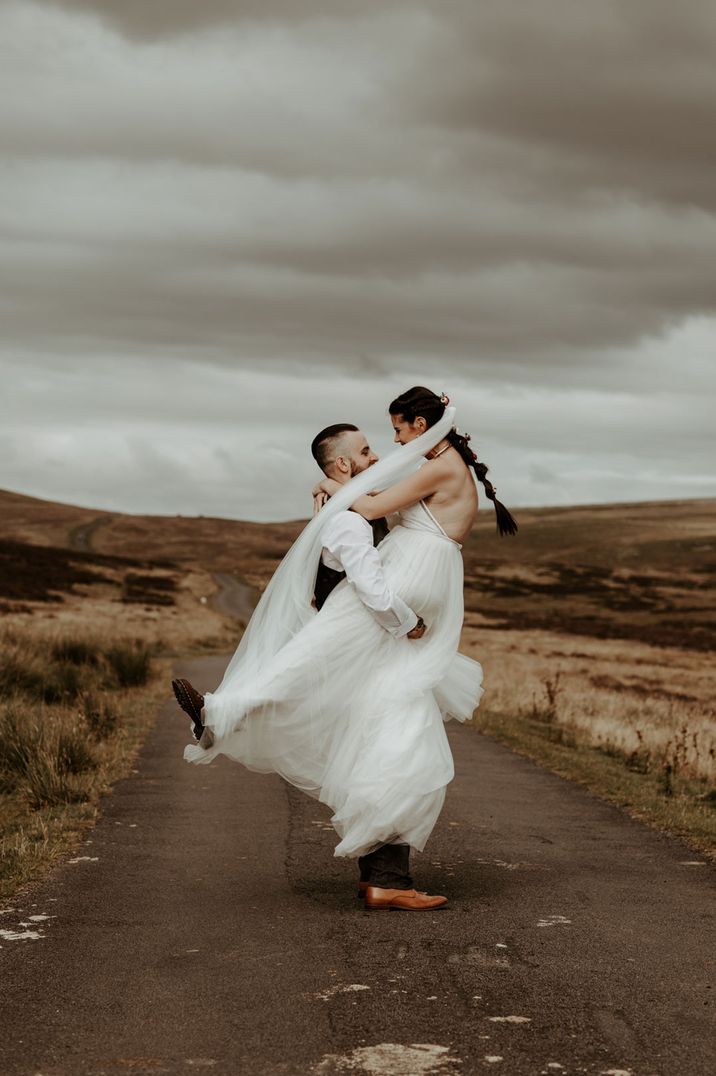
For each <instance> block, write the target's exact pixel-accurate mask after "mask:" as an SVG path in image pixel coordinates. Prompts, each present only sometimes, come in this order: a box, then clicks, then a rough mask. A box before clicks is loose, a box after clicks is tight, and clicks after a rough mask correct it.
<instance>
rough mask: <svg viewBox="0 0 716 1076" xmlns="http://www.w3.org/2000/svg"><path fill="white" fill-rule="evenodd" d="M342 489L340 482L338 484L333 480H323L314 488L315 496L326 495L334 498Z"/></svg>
mask: <svg viewBox="0 0 716 1076" xmlns="http://www.w3.org/2000/svg"><path fill="white" fill-rule="evenodd" d="M340 488H341V485H340V482H336V481H334V479H332V478H323V479H322V480H321V481H320V482H319V483H318V484H317V485H315V486H314V487H313V496H314V497H317V496H318V495H319V493H325V494H326V496H328V497H332V496H333V494H334V493H337V492H338V490H339V489H340Z"/></svg>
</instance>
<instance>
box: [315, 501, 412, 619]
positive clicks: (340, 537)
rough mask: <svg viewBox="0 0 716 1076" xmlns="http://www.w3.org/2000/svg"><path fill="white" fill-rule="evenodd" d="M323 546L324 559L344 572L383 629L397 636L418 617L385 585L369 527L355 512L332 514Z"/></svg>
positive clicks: (378, 554)
mask: <svg viewBox="0 0 716 1076" xmlns="http://www.w3.org/2000/svg"><path fill="white" fill-rule="evenodd" d="M323 550H324V552H323V559H324V563H326V564H327V566H328V567H329V568H336V569H337V570H339V571H344V572H345V573H346V578H347V579H348V581H349V582H350V583H352V585H353V586H354V587H355V590H356V593H357V594H358V597H359V598H360V599H361V601H362V602H363V604H364V605H365V606H367V608H368V609H370V611H371V612H372V613H373V615H374V617H375V618H376V620H377V621H378V623H379V624H381V626H382V627H384V628H385V629H386V631H389V632H390V633H391V635H394V636H395V637H396V638H398V639H399V638H401V637H402V636H404V635H407V634H408V632H409V631H412V629H413V628H414V627H415V626H416V624H417V623H418V618H417V616H416V614H415V613H414V612H413V610H412V609H411V608H410V607H409V606H408V605H406V603H405V602H404V601H403V599H402V598H401V597H400V596H399V595H398V594H396V593H394V592H393V591H392V590H391V589H390V587H389V586H388V584H387V582H386V578H385V572H384V570H383V564H382V562H381V559H380V553H379V552H378V550H377V549H376V548H375V546H374V545H373V531H372V529H371V526H370V523H368V521H367V520H365V519H364V518H363V516H360V515H358V513H357V512H341V513H340V515H337V516H335V517H334V518H333V519H332V520H331V521H330V522H329V523H328V525H327V527H326V530H325V533H324V535H323Z"/></svg>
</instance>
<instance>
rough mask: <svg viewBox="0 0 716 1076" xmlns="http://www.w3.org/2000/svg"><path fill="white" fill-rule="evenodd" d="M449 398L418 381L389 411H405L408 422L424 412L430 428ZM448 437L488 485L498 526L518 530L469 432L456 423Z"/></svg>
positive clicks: (501, 530) (502, 530) (502, 529)
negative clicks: (491, 480)
mask: <svg viewBox="0 0 716 1076" xmlns="http://www.w3.org/2000/svg"><path fill="white" fill-rule="evenodd" d="M449 402H450V401H449V400H448V397H447V396H446V395H445V393H443V394H442V396H436V394H435V393H434V392H431V391H430V389H426V388H424V387H423V386H422V385H416V386H415V388H412V389H408V391H407V392H404V393H403V395H402V396H398V397H397V398H396V399H395V400H393V402H392V404H391V405H390V407H389V408H388V411H389V412H390V414H391V415H401V416H402V418H403V419H404V421H405V422H415V420H416V418H417V417H418V415H420V417H421V418H424V419H425V421H426V423H427V425H428V429H430V428H431V427H432V426H434V425H435V424H436V423H437V422H439V420H440V419H441V418H442V417H443V415H444V413H445V407H446V406H447V403H449ZM445 439H446V440H447V441H449V442H450V444H451V445H452V446H453V448H455V449H457V451H458V452H459V453H460V455H461V456H462V458H463V460H464V461H465V463H466V464H467V466H468V467H472V469H473V471H474V472H475V475H476V477H477V480H478V482H482V485H483V486H484V487H485V494H486V496H487V497H488V498H489V500H491V501H492V503H493V504H494V506H495V515H496V517H497V530H498V531H499V533H500V534H516V533H517V524H516V522H515V520H514V519H513V518H512V516H511V515H510V512H509V510H508V509H507V508H505V506H504V504H502V503H501V502H500V501H498V499H497V497H496V496H495V493H496V490H495V487H494V486H493V485H492V482H490V480H489V478H488V477H487V467H486V466H485V464H484V463H481V462H480V460H478V458H477V456H476V455H475V453H474V452H473V451H472V449H471V448H470V445H469V441H470V435H469V433H464V434H463V433H460V432H459V431H458V429H457V428H456V427H455V426H453V427H452V429H451V430H449V432H448V433H447V434H446V435H445Z"/></svg>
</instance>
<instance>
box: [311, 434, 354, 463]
mask: <svg viewBox="0 0 716 1076" xmlns="http://www.w3.org/2000/svg"><path fill="white" fill-rule="evenodd" d="M344 433H358V427H357V426H352V425H351V424H350V422H337V423H336V424H335V425H334V426H326V428H325V430H321V432H320V433H317V434H316V436H315V437H314V438H313V441H312V442H311V455H312V456H313V458H314V460H315V461H316V463H317V464H318V466H319V467H320V468H321V470H322V471H325V469H326V467H327V466H328V464H329V463H333V461H334V459H335V458H336V451H335V450H336V445H337V442H338V441H339V440H340V439H341V437H342V435H343V434H344ZM338 454H339V455H340V453H338Z"/></svg>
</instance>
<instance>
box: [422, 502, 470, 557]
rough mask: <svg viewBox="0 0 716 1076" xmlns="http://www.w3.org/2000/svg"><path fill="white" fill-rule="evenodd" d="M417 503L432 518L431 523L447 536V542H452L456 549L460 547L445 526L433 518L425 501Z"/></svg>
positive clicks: (444, 536)
mask: <svg viewBox="0 0 716 1076" xmlns="http://www.w3.org/2000/svg"><path fill="white" fill-rule="evenodd" d="M419 503H420V504H422V506H423V508H424V509H425V511H426V512H427V513H428V515H429V516H430V518H431V519H432V521H433V523H434V524H435V526H436V527H437V528H438V530H439V531H440V533H441V534H442V536H443V538H447V540H448V542H452V544H453V545H456V546H457V548H458V549H462V546H461V545H460V543H459V542H456V541H455V539H454V538H451V537H450V535H449V534H448V533H447V532H446V531H445V528H444V527H443V526H441V524H440V523H438V521H437V519H436V518H435V516H434V515H433V513H432V512H431V511H430V509H429V508H428V506H427V504H426V503H425V501H420V502H419Z"/></svg>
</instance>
